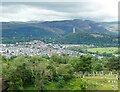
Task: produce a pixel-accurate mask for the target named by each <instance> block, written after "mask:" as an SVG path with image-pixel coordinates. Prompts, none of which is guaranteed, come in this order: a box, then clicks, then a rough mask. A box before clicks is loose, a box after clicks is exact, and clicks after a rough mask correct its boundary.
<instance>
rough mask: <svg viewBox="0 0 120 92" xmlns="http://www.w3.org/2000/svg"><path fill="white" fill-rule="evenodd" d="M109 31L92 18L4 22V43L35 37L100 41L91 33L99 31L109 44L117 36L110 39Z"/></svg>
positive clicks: (61, 41)
mask: <svg viewBox="0 0 120 92" xmlns="http://www.w3.org/2000/svg"><path fill="white" fill-rule="evenodd" d="M73 28H75V34H74V33H73ZM109 32H110V31H108V30H107V29H106V28H105V26H103V25H102V24H101V23H97V22H94V21H91V20H80V19H75V20H64V21H45V22H39V21H34V22H2V39H3V43H15V42H17V41H29V40H34V39H40V40H43V41H46V42H52V41H56V42H59V43H100V42H99V41H100V39H101V38H100V37H99V36H98V37H94V36H95V35H94V36H93V35H91V34H96V33H97V34H103V35H104V36H103V37H102V39H101V41H103V39H105V40H106V41H108V42H109V44H110V43H111V44H113V43H114V42H112V41H113V40H114V39H116V37H115V36H113V37H112V38H110V39H108V38H109V37H108V36H107V35H109ZM109 36H110V35H109ZM73 37H74V38H73ZM106 37H108V38H106ZM70 39H71V40H70ZM93 40H94V41H93ZM106 44H107V43H106Z"/></svg>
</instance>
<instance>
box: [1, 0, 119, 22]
mask: <svg viewBox="0 0 120 92" xmlns="http://www.w3.org/2000/svg"><path fill="white" fill-rule="evenodd" d="M118 1H119V0H72V1H70V0H69V1H68V0H66V1H63V0H57V1H56V0H50V1H48V0H47V1H44V2H42V1H40V0H26V2H25V0H24V1H22V0H2V6H1V7H0V10H1V11H2V13H1V14H2V16H1V15H0V16H1V17H0V21H5V22H9V21H22V22H26V21H55V20H71V19H83V20H93V21H99V22H109V21H117V20H118Z"/></svg>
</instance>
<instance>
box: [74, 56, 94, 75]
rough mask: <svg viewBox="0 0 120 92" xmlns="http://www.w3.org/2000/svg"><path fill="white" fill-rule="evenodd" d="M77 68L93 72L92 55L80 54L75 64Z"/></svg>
mask: <svg viewBox="0 0 120 92" xmlns="http://www.w3.org/2000/svg"><path fill="white" fill-rule="evenodd" d="M75 69H76V70H77V71H82V72H83V73H85V72H91V71H92V69H93V66H92V57H90V56H83V55H82V56H80V57H79V59H78V61H77V62H76V64H75Z"/></svg>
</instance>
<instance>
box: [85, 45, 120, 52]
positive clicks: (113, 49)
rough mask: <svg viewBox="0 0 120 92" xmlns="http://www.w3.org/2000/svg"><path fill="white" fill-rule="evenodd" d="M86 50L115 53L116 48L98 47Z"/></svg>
mask: <svg viewBox="0 0 120 92" xmlns="http://www.w3.org/2000/svg"><path fill="white" fill-rule="evenodd" d="M87 50H88V51H89V52H97V51H98V52H99V53H101V54H102V53H104V52H106V53H109V54H110V53H115V52H117V51H118V48H117V47H98V48H87Z"/></svg>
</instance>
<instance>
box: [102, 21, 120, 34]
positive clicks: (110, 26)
mask: <svg viewBox="0 0 120 92" xmlns="http://www.w3.org/2000/svg"><path fill="white" fill-rule="evenodd" d="M100 24H101V25H102V26H103V27H104V28H105V29H107V30H109V31H111V32H118V25H120V22H117V21H113V22H102V23H100Z"/></svg>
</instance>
